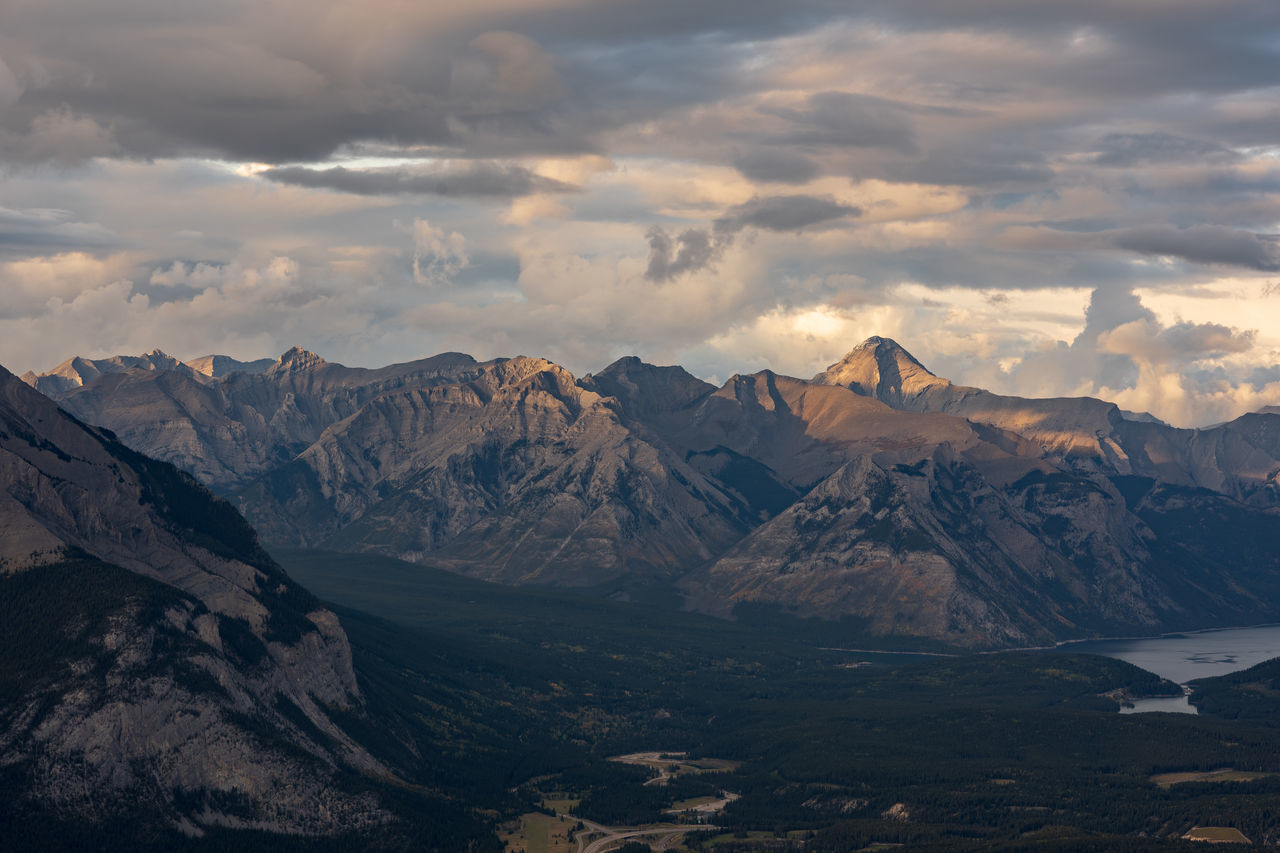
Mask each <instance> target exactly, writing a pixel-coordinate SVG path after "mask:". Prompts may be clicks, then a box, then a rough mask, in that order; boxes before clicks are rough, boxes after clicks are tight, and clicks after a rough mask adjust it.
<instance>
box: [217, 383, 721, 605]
mask: <svg viewBox="0 0 1280 853" xmlns="http://www.w3.org/2000/svg"><path fill="white" fill-rule="evenodd" d="M242 506H243V507H244V510H245V513H246V515H247V516H248V517H249V518H250V520H251V521H253V522H254V523H255V524H256V525H258V527H259V529H261V530H262V531H264V534H265V535H266V536H267V537H268V538H269V539H272V540H274V541H284V542H290V543H296V544H307V545H321V544H323V545H326V546H328V547H341V548H346V549H359V550H377V551H381V552H384V553H390V554H393V555H396V556H401V557H406V558H409V559H415V558H416V559H424V560H425V559H429V560H430V561H431V562H432V563H434V564H437V565H444V566H449V567H453V568H455V569H457V570H459V571H464V572H466V573H468V574H473V575H477V576H480V577H485V578H488V579H494V580H501V581H504V582H519V583H524V582H554V583H560V584H570V585H594V584H598V583H602V582H605V581H608V580H611V579H613V578H616V577H618V576H620V575H624V574H627V575H641V576H664V575H670V574H672V573H674V572H676V571H678V570H680V569H682V568H684V567H686V566H688V565H692V564H696V563H699V562H703V561H705V560H707V559H710V558H711V557H712V556H714V554H716V553H719V551H721V550H723V549H724V548H725V547H727V546H728V545H729V544H730V543H732V542H733V541H736V539H737V538H739V537H740V536H741V535H742V534H743V533H744V532H745V530H746V527H745V526H744V525H743V523H742V522H741V521H740V516H741V515H742V514H743V509H742V507H741V506H740V505H739V502H736V501H735V500H734V498H733V497H732V496H729V495H726V494H724V493H723V492H722V491H721V490H720V489H719V488H718V486H717V485H716V484H715V483H713V482H711V481H709V480H707V479H706V478H704V477H703V476H702V475H700V474H699V473H698V472H697V471H695V470H693V469H692V468H691V467H689V466H688V465H687V464H685V462H684V461H683V460H682V459H680V458H679V457H678V456H676V455H675V454H673V453H672V452H671V451H670V450H669V449H667V448H666V447H665V446H663V445H661V444H655V443H650V442H648V441H645V440H644V439H643V438H641V437H639V436H638V435H637V434H636V433H635V432H633V431H632V430H630V429H628V428H627V427H626V426H625V425H624V424H623V422H622V419H621V417H620V415H619V411H618V406H617V403H616V401H614V400H612V399H610V398H605V397H601V396H600V395H599V394H597V393H595V392H593V391H589V390H586V389H584V388H582V387H580V386H579V385H578V384H577V383H576V381H575V380H574V378H573V377H572V376H571V375H570V374H569V373H568V372H567V371H565V370H563V369H562V368H559V367H557V366H555V365H553V364H551V363H550V362H547V361H545V360H542V359H528V358H516V359H510V360H500V361H498V362H493V363H491V364H488V365H484V366H482V367H481V368H480V369H479V370H478V371H477V372H475V373H474V374H471V375H469V376H468V380H467V381H466V382H465V383H460V384H442V385H436V386H434V387H429V388H424V389H417V390H412V391H405V392H399V393H388V394H384V395H382V396H380V397H378V398H377V399H375V400H373V401H372V402H370V403H369V404H367V405H365V406H364V407H362V408H361V409H360V410H359V411H358V412H357V413H356V414H354V415H352V416H350V417H348V418H345V419H343V420H340V421H338V422H337V423H335V424H334V425H333V426H331V427H330V428H329V429H328V430H326V431H325V433H324V434H323V435H322V436H321V437H320V438H319V440H317V441H316V442H315V443H314V444H312V445H311V446H310V447H309V448H307V449H306V450H305V451H304V452H303V453H301V454H300V455H299V456H298V457H297V459H296V460H294V461H293V462H292V463H291V464H290V465H288V466H286V467H285V468H283V469H281V470H280V471H279V472H276V473H274V474H272V475H269V476H268V477H266V478H264V480H263V481H262V482H260V483H257V484H255V485H254V486H252V487H251V488H249V489H248V490H246V491H245V492H244V493H243V495H242Z"/></svg>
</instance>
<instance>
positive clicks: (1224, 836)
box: [1182, 826, 1250, 844]
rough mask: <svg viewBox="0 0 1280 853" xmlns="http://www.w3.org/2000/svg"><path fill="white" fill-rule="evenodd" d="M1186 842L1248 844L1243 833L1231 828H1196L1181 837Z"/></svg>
mask: <svg viewBox="0 0 1280 853" xmlns="http://www.w3.org/2000/svg"><path fill="white" fill-rule="evenodd" d="M1182 837H1183V838H1185V839H1186V840H1187V841H1212V842H1214V843H1216V844H1249V843H1250V842H1249V839H1248V838H1246V837H1245V835H1244V833H1243V832H1241V831H1240V830H1238V829H1236V828H1235V827H1233V826H1196V827H1192V828H1191V831H1190V832H1188V833H1187V834H1186V835H1184V836H1182Z"/></svg>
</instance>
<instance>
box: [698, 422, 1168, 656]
mask: <svg viewBox="0 0 1280 853" xmlns="http://www.w3.org/2000/svg"><path fill="white" fill-rule="evenodd" d="M892 458H894V457H893V456H891V455H886V456H882V457H879V458H877V457H876V456H873V455H863V456H859V457H857V458H856V459H854V460H852V461H850V462H848V463H846V464H845V465H843V466H842V467H841V468H840V469H839V470H838V471H837V472H835V473H834V474H833V475H832V476H831V477H829V478H827V479H826V480H824V481H823V482H822V483H821V484H819V485H818V486H817V487H815V488H814V489H812V490H811V491H810V492H809V493H808V494H806V495H805V496H804V498H802V499H801V500H799V501H797V502H796V503H795V504H793V505H792V506H791V507H790V508H788V509H787V510H786V511H785V512H783V513H782V514H780V515H779V516H778V517H776V518H774V519H772V520H771V521H769V522H767V523H766V524H764V525H762V526H760V527H759V528H757V529H756V530H755V531H754V532H752V533H751V535H749V536H748V537H747V538H746V539H744V540H743V541H742V542H741V543H740V544H739V545H737V546H736V547H735V548H734V549H733V550H731V551H730V552H729V553H728V554H727V555H725V556H724V557H722V558H721V559H720V560H718V561H717V562H716V563H715V564H713V565H712V566H711V567H710V568H708V569H707V570H705V571H704V572H700V573H696V574H695V575H694V576H692V577H691V578H690V580H689V581H688V585H689V588H690V589H691V590H692V591H693V592H694V594H695V595H697V597H698V598H697V600H699V601H702V600H710V601H715V602H720V603H721V606H722V607H723V606H724V605H725V604H726V603H728V604H732V603H735V602H741V601H751V602H764V603H770V604H778V605H781V606H783V607H784V608H785V609H787V610H790V611H792V612H795V613H802V614H806V615H812V614H818V615H824V616H828V617H832V618H835V617H840V616H849V615H852V616H856V617H859V618H861V619H863V620H865V622H866V624H867V626H868V627H869V628H870V630H872V631H873V632H875V633H882V634H909V635H916V636H923V637H932V638H940V639H945V640H947V641H949V642H953V643H956V644H959V645H969V646H979V647H981V646H992V645H996V646H998V645H1026V644H1028V643H1045V642H1052V641H1053V640H1054V639H1057V638H1059V637H1062V636H1065V635H1071V634H1080V633H1086V632H1088V631H1091V630H1103V631H1105V630H1108V629H1116V628H1120V627H1123V628H1125V629H1129V630H1135V629H1136V630H1142V629H1144V628H1145V629H1148V630H1150V629H1151V628H1153V627H1155V626H1156V625H1158V624H1160V623H1161V618H1162V617H1163V616H1164V612H1165V611H1170V610H1173V611H1177V610H1178V605H1177V604H1176V603H1175V602H1174V601H1173V600H1171V599H1170V598H1169V597H1168V596H1167V595H1165V594H1164V593H1163V591H1162V590H1161V589H1160V587H1159V584H1158V583H1156V582H1155V580H1154V579H1153V578H1152V577H1151V576H1150V575H1149V574H1147V573H1145V572H1144V571H1143V567H1144V566H1145V565H1146V563H1147V562H1149V558H1150V554H1149V551H1148V548H1147V541H1146V540H1147V539H1148V538H1150V532H1149V531H1147V530H1146V529H1145V528H1144V527H1143V526H1142V525H1136V526H1135V525H1133V524H1132V519H1130V518H1129V517H1128V514H1127V512H1126V510H1125V505H1124V502H1123V500H1122V499H1121V498H1120V496H1119V493H1118V492H1117V491H1116V490H1115V489H1114V488H1113V487H1111V485H1110V483H1108V482H1107V481H1106V480H1102V479H1099V480H1098V481H1088V480H1081V479H1079V478H1076V477H1073V476H1070V475H1064V474H1061V473H1057V472H1050V473H1049V474H1047V475H1046V474H1044V473H1042V472H1040V471H1038V470H1034V471H1032V473H1031V474H1029V475H1027V476H1026V477H1024V478H1023V479H1021V480H1019V481H1017V482H1015V483H1010V484H1004V485H1001V484H999V483H992V482H991V481H990V480H988V479H987V478H986V477H984V476H983V474H982V473H981V472H980V471H979V470H978V468H977V467H976V466H975V465H974V464H972V463H971V462H969V461H968V460H966V459H965V458H964V456H963V455H962V454H959V453H956V452H955V451H954V450H953V449H952V448H951V447H949V446H948V445H945V444H943V445H938V446H937V447H936V448H934V450H933V452H932V454H931V455H929V456H927V457H926V458H924V459H921V460H920V461H918V462H916V463H914V464H905V463H902V462H892V461H891V460H892Z"/></svg>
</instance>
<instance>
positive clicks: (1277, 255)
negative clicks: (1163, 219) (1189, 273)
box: [1115, 225, 1280, 271]
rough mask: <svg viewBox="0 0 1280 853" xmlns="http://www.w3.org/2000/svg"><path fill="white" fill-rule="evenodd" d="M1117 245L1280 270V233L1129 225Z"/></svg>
mask: <svg viewBox="0 0 1280 853" xmlns="http://www.w3.org/2000/svg"><path fill="white" fill-rule="evenodd" d="M1115 245H1116V246H1117V247H1119V248H1121V249H1125V250H1127V251H1130V252H1137V253H1139V254H1143V255H1162V256H1169V257H1175V258H1182V259H1184V260H1188V261H1192V262H1193V263H1198V264H1228V265H1231V266H1238V267H1247V268H1249V269H1255V270H1263V271H1275V270H1280V237H1276V236H1274V235H1269V234H1254V233H1253V232H1251V231H1243V230H1240V229H1237V228H1225V227H1222V226H1219V225H1194V226H1192V227H1190V228H1174V227H1173V226H1169V225H1151V226H1144V227H1139V228H1130V229H1127V230H1125V231H1122V232H1120V233H1119V234H1117V235H1116V236H1115Z"/></svg>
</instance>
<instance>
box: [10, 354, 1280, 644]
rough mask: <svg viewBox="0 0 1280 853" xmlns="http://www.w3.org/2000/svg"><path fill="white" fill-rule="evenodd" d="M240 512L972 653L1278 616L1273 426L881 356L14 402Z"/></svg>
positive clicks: (217, 370)
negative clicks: (208, 491) (59, 410)
mask: <svg viewBox="0 0 1280 853" xmlns="http://www.w3.org/2000/svg"><path fill="white" fill-rule="evenodd" d="M24 378H25V379H26V380H27V381H28V382H29V383H30V384H32V385H35V386H36V387H38V388H40V389H41V390H43V391H45V393H47V394H49V395H50V396H52V397H53V398H54V399H56V400H58V401H59V403H60V405H62V406H64V407H65V408H66V409H67V410H68V411H70V412H72V413H73V414H75V415H76V416H77V417H78V418H81V419H82V420H84V421H86V422H89V423H94V424H99V425H101V426H105V427H107V428H109V429H111V430H112V431H113V432H115V433H116V434H117V435H118V436H119V438H120V440H121V441H122V442H123V443H124V444H126V445H129V446H131V447H133V448H134V449H136V450H139V451H141V452H143V453H146V454H149V455H153V456H155V457H157V458H160V459H164V460H166V461H170V462H172V463H174V464H175V465H178V466H179V467H182V468H185V469H187V470H189V471H191V472H192V473H193V474H194V475H195V476H196V477H198V478H199V479H201V480H202V481H204V482H205V483H207V484H208V485H209V486H210V487H211V488H214V489H215V490H217V491H219V492H220V493H222V494H224V495H227V496H229V497H231V498H232V499H233V500H234V501H235V502H236V503H237V504H238V505H239V506H240V508H241V509H242V511H243V512H244V513H245V516H246V517H247V518H248V519H249V521H250V522H251V523H252V524H253V525H254V526H255V527H256V528H257V529H258V531H259V533H260V534H261V535H262V536H263V537H264V539H265V540H266V541H267V542H268V543H269V544H275V545H291V546H308V547H325V548H331V549H336V550H350V551H371V552H377V553H381V554H386V555H390V556H396V557H400V558H404V559H410V560H415V561H419V562H423V563H428V564H431V565H436V566H442V567H446V568H449V569H452V570H454V571H458V572H462V573H465V574H470V575H473V576H476V577H482V578H486V579H492V580H499V581H502V582H505V583H549V584H558V585H570V586H588V587H598V588H601V589H602V590H605V591H608V590H610V589H612V590H614V591H618V592H626V591H628V590H632V589H636V588H639V587H644V586H653V585H658V586H665V587H671V588H675V589H677V590H679V591H680V592H681V594H683V595H684V596H685V598H686V601H687V603H688V604H690V605H691V606H694V607H697V608H699V609H703V610H707V611H709V612H713V613H717V614H722V615H726V614H729V613H731V612H732V611H733V609H734V607H735V606H738V605H740V604H743V603H756V604H766V605H774V606H778V607H781V608H783V609H784V610H786V611H788V612H791V613H794V614H796V615H801V616H820V617H823V618H830V619H836V618H846V617H847V618H852V619H854V620H855V621H856V622H857V623H858V624H862V625H864V626H865V628H866V629H867V630H869V631H871V632H873V633H877V634H899V635H902V634H905V635H911V636H921V637H929V638H935V639H939V640H944V641H947V642H952V643H959V644H965V645H971V646H1007V645H1022V644H1027V643H1040V642H1048V641H1052V640H1059V639H1067V638H1072V637H1079V636H1086V635H1091V634H1096V633H1101V632H1118V631H1129V632H1137V631H1154V630H1160V629H1181V628H1190V627H1206V626H1210V625H1221V624H1231V623H1239V622H1242V621H1259V620H1263V619H1275V618H1278V617H1280V605H1277V604H1276V603H1275V602H1277V601H1280V595H1277V592H1280V557H1277V556H1276V554H1277V552H1276V551H1275V550H1274V548H1272V547H1271V546H1272V545H1274V544H1276V543H1280V516H1277V515H1276V514H1275V508H1276V505H1277V502H1278V500H1280V498H1278V493H1277V489H1276V482H1275V478H1276V474H1277V471H1280V415H1277V414H1275V413H1271V412H1260V413H1256V414H1251V415H1246V416H1244V417H1242V418H1239V419H1237V420H1235V421H1232V422H1230V423H1228V424H1224V425H1221V426H1218V427H1215V428H1213V429H1206V430H1181V429H1174V428H1172V427H1169V426H1167V425H1164V424H1162V423H1159V422H1157V421H1155V420H1154V419H1150V418H1144V417H1141V416H1134V415H1128V414H1126V413H1124V412H1121V411H1120V410H1119V409H1118V408H1117V407H1116V406H1114V405H1112V404H1110V403H1106V402H1104V401H1101V400H1093V399H1089V398H1078V399H1052V400H1030V399H1022V398H1012V397H1001V396H998V395H994V394H990V393H988V392H985V391H982V390H980V389H975V388H965V387H961V386H955V385H952V384H951V383H950V382H948V381H947V380H945V379H942V378H940V377H938V376H935V375H934V374H932V373H930V372H929V371H928V370H926V369H925V368H924V367H923V366H922V365H920V364H919V362H917V361H916V360H915V359H914V358H912V357H911V356H910V354H909V353H907V352H906V351H905V350H903V349H902V348H901V347H900V346H898V345H897V344H896V343H894V342H893V341H889V340H885V339H880V338H872V339H870V340H868V341H867V342H865V343H864V344H862V345H860V346H859V347H857V348H855V349H854V350H853V351H852V352H850V353H849V355H848V356H847V357H846V358H845V359H844V360H842V361H841V362H840V363H838V364H836V365H833V366H832V367H831V368H830V369H829V370H827V371H826V372H824V373H822V374H820V375H819V376H817V377H815V378H814V379H812V380H810V381H804V380H800V379H795V378H790V377H785V376H780V375H777V374H774V373H772V372H770V371H762V372H760V373H756V374H752V375H746V376H741V375H738V376H733V377H731V378H730V379H729V380H728V381H727V382H726V383H725V384H724V385H723V386H721V387H719V388H716V387H714V386H712V385H710V384H708V383H705V382H702V381H701V380H699V379H697V378H695V377H693V376H692V375H690V374H688V373H687V372H686V371H684V370H682V369H680V368H678V367H654V366H652V365H647V364H644V363H643V362H641V361H639V360H638V359H634V358H626V359H621V360H619V361H618V362H616V363H614V364H612V365H610V366H609V367H607V368H605V369H604V370H602V371H600V372H599V373H597V374H592V375H588V376H584V377H581V378H578V377H574V376H572V375H571V374H570V373H569V372H568V371H566V370H564V369H563V368H560V367H559V366H557V365H555V364H552V363H551V362H548V361H546V360H543V359H536V358H525V357H518V358H512V359H497V360H494V361H490V362H484V363H480V362H476V361H475V360H474V359H472V358H471V357H469V356H465V355H461V354H456V353H451V354H443V355H439V356H435V357H433V358H428V359H423V360H421V361H417V362H410V363H407V364H400V365H391V366H388V367H385V368H380V369H377V370H366V369H357V368H347V367H343V366H341V365H337V364H331V363H328V362H325V361H324V360H323V359H322V358H320V357H319V356H316V355H315V354H312V353H308V352H305V351H303V350H300V349H297V348H295V349H293V350H290V351H289V352H287V353H285V354H284V355H283V356H282V357H281V358H280V359H278V360H274V361H272V362H271V363H270V365H269V366H265V367H264V365H263V363H262V362H253V363H250V364H249V365H247V366H246V369H238V367H237V363H234V362H233V361H231V360H221V357H206V358H205V359H200V360H196V361H195V362H191V363H187V364H183V363H181V362H179V361H177V360H176V359H172V358H169V357H168V356H165V355H164V354H163V353H158V352H154V353H152V354H150V355H148V356H143V357H141V358H139V359H130V358H127V357H119V358H115V359H108V360H104V361H94V362H90V361H87V360H82V359H73V360H72V361H70V362H67V363H65V364H64V365H62V366H60V367H59V368H58V369H57V370H56V371H54V372H52V373H50V374H45V375H42V376H32V375H28V376H26V377H24Z"/></svg>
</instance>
